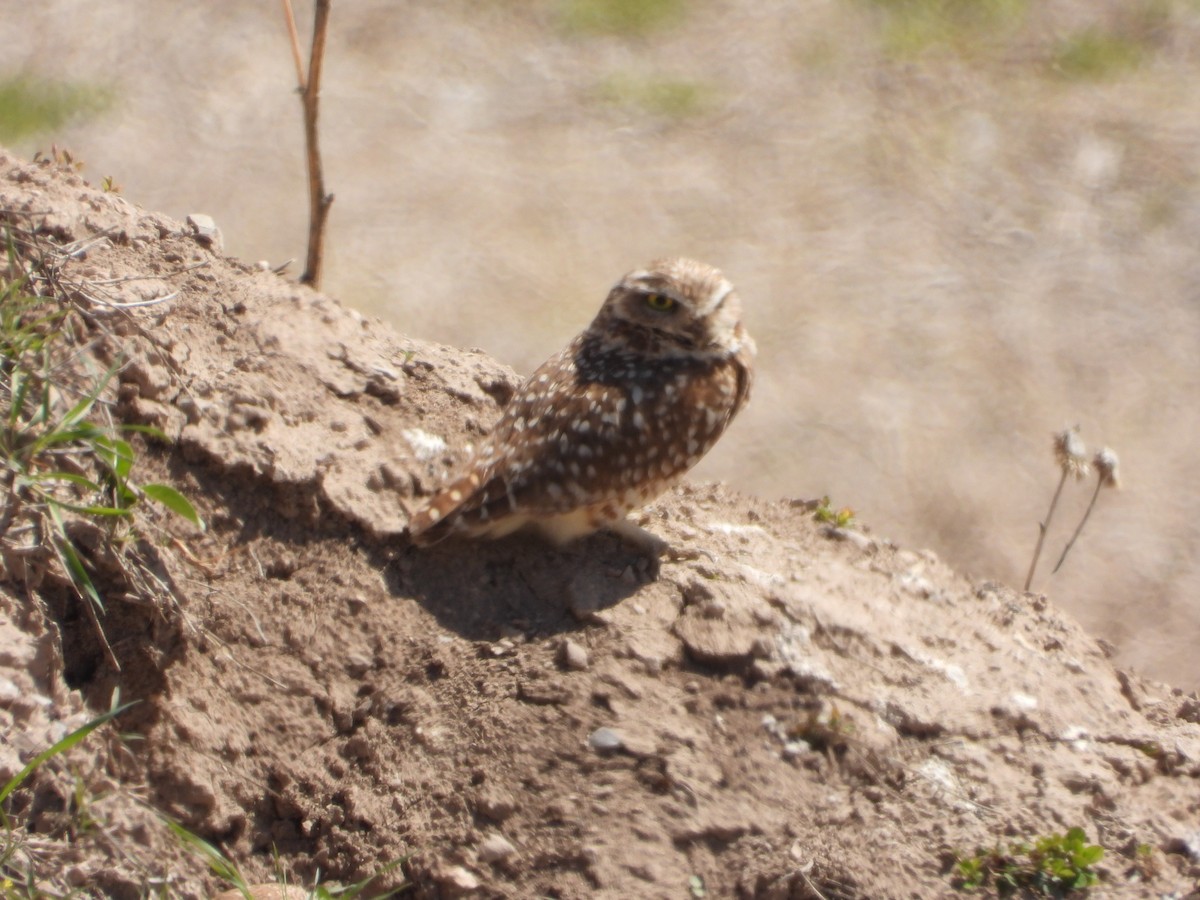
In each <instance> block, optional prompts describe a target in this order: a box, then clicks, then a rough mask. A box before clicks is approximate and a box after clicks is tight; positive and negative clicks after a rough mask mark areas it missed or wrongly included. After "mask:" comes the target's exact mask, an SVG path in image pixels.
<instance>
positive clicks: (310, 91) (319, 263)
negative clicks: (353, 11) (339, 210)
mask: <svg viewBox="0 0 1200 900" xmlns="http://www.w3.org/2000/svg"><path fill="white" fill-rule="evenodd" d="M331 5H332V0H316V11H315V14H314V17H313V36H312V48H311V50H310V53H309V58H308V74H307V75H306V74H305V72H304V62H303V59H302V56H301V53H300V36H299V34H298V33H297V31H296V17H295V15H294V14H293V12H292V0H283V12H284V17H285V18H286V20H287V26H288V35H289V36H290V38H291V43H292V58H293V60H294V61H295V63H296V77H297V79H298V80H299V83H300V101H301V103H302V104H303V106H304V143H305V148H306V151H307V157H308V257H307V259H306V261H305V265H304V274H303V275H301V276H300V280H301V281H302V282H303V283H304V284H310V285H312V286H313V287H314V288H319V287H320V286H321V271H322V268H323V266H324V261H325V223H326V222H327V220H328V219H329V207H330V206H332V205H333V194H327V193H325V175H324V172H323V171H322V169H321V148H320V145H319V143H318V140H317V137H318V135H317V113H318V105H319V102H320V96H321V63H322V61H323V60H324V58H325V35H326V32H327V30H328V27H329V9H330V6H331Z"/></svg>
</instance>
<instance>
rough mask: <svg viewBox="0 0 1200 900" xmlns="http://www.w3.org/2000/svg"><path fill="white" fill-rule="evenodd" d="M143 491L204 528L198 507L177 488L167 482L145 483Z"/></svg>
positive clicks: (200, 527) (201, 528) (157, 501)
mask: <svg viewBox="0 0 1200 900" xmlns="http://www.w3.org/2000/svg"><path fill="white" fill-rule="evenodd" d="M142 493H143V494H145V495H146V496H147V497H149V498H150V499H151V500H153V501H154V502H155V503H161V504H162V505H163V506H165V507H166V508H167V509H169V510H171V512H173V513H175V515H177V516H182V517H183V518H185V519H187V520H188V521H189V522H191V523H192V524H193V525H195V526H196V527H197V528H199V529H200V530H201V531H203V530H204V527H205V526H204V520H203V519H202V518H200V514H199V513H198V512H196V507H194V506H192V504H191V501H189V500H188V498H187V497H185V496H183V494H181V493H179V491H177V490H175V488H173V487H171V486H170V485H166V484H144V485H142Z"/></svg>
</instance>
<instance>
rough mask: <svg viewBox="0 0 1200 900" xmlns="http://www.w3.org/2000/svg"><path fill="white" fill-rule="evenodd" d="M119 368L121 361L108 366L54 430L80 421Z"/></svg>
mask: <svg viewBox="0 0 1200 900" xmlns="http://www.w3.org/2000/svg"><path fill="white" fill-rule="evenodd" d="M120 368H121V363H120V362H119V361H118V362H115V363H113V364H112V365H111V366H109V369H108V371H107V372H105V373H104V375H103V376H101V377H100V378H99V379H97V381H96V383H95V384H94V385H93V386H92V389H91V390H90V391H88V393H87V396H85V397H84V398H83V399H82V400H80V401H79V402H78V403H76V404H75V405H74V406H72V407H71V408H70V410H68V411H67V414H66V415H65V416H63V418H62V421H61V422H59V423H58V427H56V428H55V429H54V431H56V432H58V431H64V430H70V429H73V428H74V427H75V426H76V425H78V424H79V423H80V422H82V421H83V420H84V418H85V417H86V416H87V414H88V413H90V412H91V411H92V407H93V406H95V405H96V401H97V400H99V399H100V395H101V394H102V393H103V392H104V389H105V388H106V387H108V383H109V382H110V381H112V379H113V376H114V375H116V374H117V370H118V369H120Z"/></svg>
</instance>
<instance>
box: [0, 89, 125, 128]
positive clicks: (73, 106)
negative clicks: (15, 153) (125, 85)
mask: <svg viewBox="0 0 1200 900" xmlns="http://www.w3.org/2000/svg"><path fill="white" fill-rule="evenodd" d="M111 105H112V92H111V91H110V90H108V89H106V88H97V87H92V86H90V85H81V84H69V83H60V84H55V83H52V82H47V81H38V80H35V79H33V78H30V77H28V76H26V75H20V76H17V77H16V78H9V79H6V80H4V81H0V142H12V141H17V140H20V139H21V138H24V137H28V136H29V135H33V134H40V133H43V132H47V131H54V130H55V129H57V128H61V127H62V126H63V125H65V124H66V123H67V122H68V121H70V120H71V119H73V118H78V117H90V116H94V115H98V114H99V113H102V112H104V111H105V110H106V109H108V107H109V106H111Z"/></svg>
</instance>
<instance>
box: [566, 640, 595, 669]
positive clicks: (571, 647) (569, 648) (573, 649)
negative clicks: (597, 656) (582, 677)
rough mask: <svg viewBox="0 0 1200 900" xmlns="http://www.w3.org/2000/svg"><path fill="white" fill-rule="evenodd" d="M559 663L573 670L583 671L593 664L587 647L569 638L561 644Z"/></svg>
mask: <svg viewBox="0 0 1200 900" xmlns="http://www.w3.org/2000/svg"><path fill="white" fill-rule="evenodd" d="M558 664H559V665H560V666H562V667H563V668H564V669H570V670H571V671H573V672H583V671H585V670H586V669H587V668H588V667H589V666H590V665H591V660H590V659H589V658H588V652H587V650H586V649H585V648H583V647H581V646H580V645H579V644H577V643H575V642H574V641H573V640H571V639H570V638H568V639H567V640H565V641H563V642H562V643H561V644H559V647H558Z"/></svg>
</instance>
